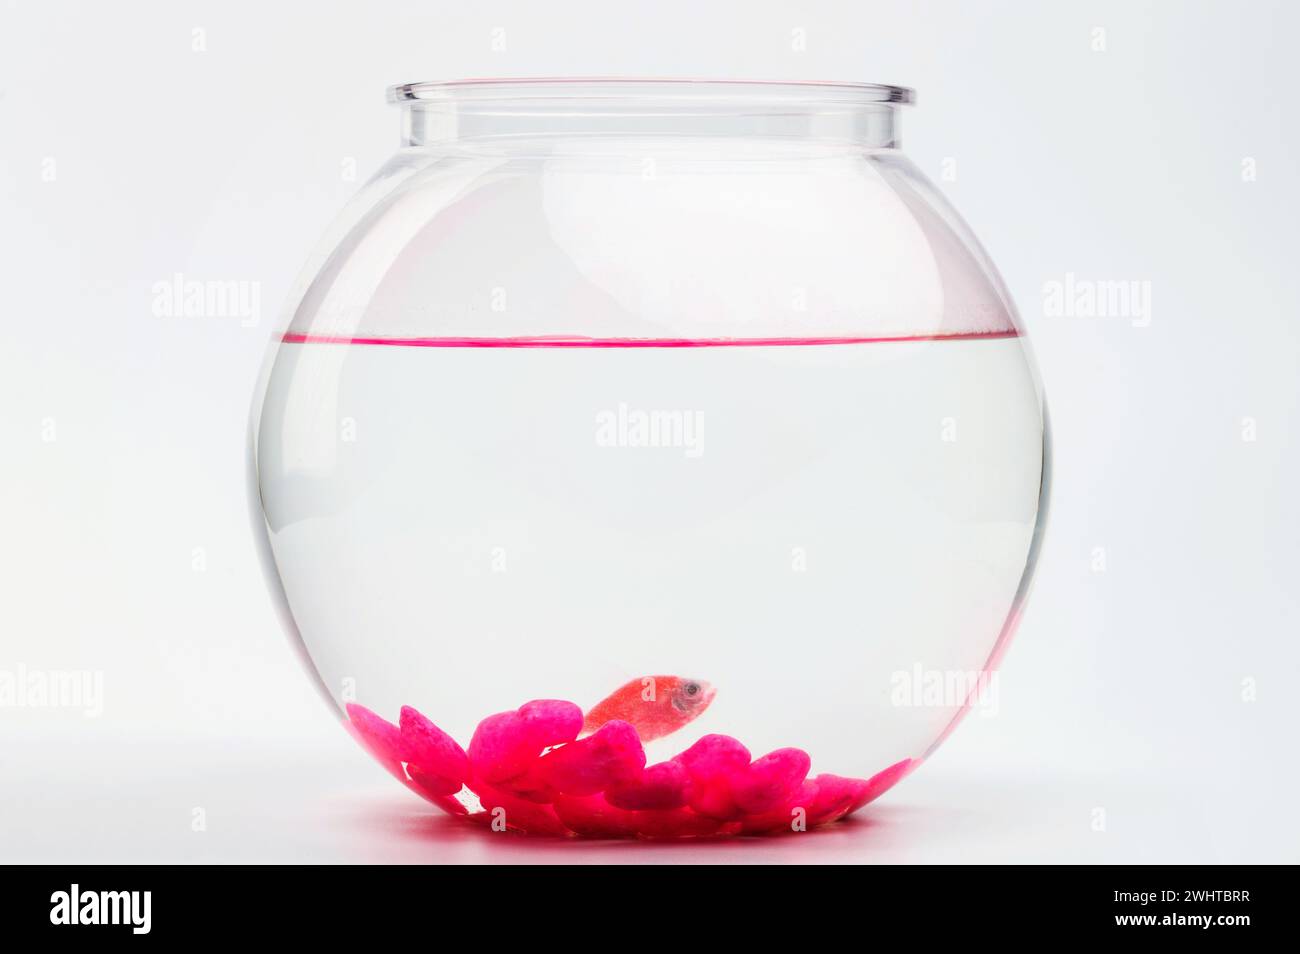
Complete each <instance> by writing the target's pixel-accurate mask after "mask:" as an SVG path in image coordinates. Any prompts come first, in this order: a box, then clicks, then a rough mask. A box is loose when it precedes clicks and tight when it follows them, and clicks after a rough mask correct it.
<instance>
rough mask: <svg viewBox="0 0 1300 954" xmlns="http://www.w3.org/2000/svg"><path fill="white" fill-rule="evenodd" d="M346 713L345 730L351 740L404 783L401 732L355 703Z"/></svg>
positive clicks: (403, 747) (404, 753) (403, 750)
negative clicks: (349, 734)
mask: <svg viewBox="0 0 1300 954" xmlns="http://www.w3.org/2000/svg"><path fill="white" fill-rule="evenodd" d="M347 713H348V721H347V728H348V730H349V731H350V732H351V733H352V736H353V738H355V739H356V740H357V741H358V742H360V743H361V745H362V746H363V747H365V749H366V750H367V751H368V752H370V754H371V755H373V756H374V757H375V758H376V759H378V760H379V763H380V764H381V765H383V767H384V768H386V769H388V771H389V772H390V773H391V774H392V775H393V776H394V777H395V778H398V779H400V780H401V781H403V782H405V781H406V773H405V772H403V771H402V762H404V761H406V749H405V746H404V745H403V743H402V732H401V730H400V729H398V727H397V726H395V725H393V724H392V723H391V722H389V721H388V720H387V719H382V718H380V717H379V716H377V715H375V714H374V713H373V712H371V711H370V710H369V709H367V708H366V707H365V706H359V705H357V704H356V703H355V702H349V703H348V704H347Z"/></svg>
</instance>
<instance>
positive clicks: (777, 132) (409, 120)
mask: <svg viewBox="0 0 1300 954" xmlns="http://www.w3.org/2000/svg"><path fill="white" fill-rule="evenodd" d="M389 98H390V100H391V101H393V102H396V103H397V104H398V105H400V106H401V108H402V142H403V145H405V146H414V147H425V146H429V147H436V146H439V145H449V144H452V143H456V142H466V143H468V142H493V141H495V142H501V143H506V142H509V141H510V140H538V139H554V138H562V139H566V140H573V139H581V138H584V137H592V138H607V139H608V138H637V139H641V138H659V137H663V138H667V139H677V140H686V139H695V138H708V139H710V140H713V141H718V140H722V141H725V140H728V139H737V140H739V139H769V140H770V139H775V140H784V141H791V142H799V141H807V142H810V143H832V144H837V145H852V146H854V147H859V148H863V149H895V148H898V145H899V124H898V107H899V106H901V105H905V104H907V103H910V102H911V101H912V93H911V91H910V90H906V89H902V88H900V87H893V86H868V85H860V84H852V85H851V84H831V83H780V84H778V83H719V82H712V81H707V82H705V81H685V80H683V81H644V80H640V81H632V80H617V81H613V80H611V81H574V80H535V81H477V82H456V83H419V84H411V85H406V86H397V87H394V88H393V89H391V90H390V91H389Z"/></svg>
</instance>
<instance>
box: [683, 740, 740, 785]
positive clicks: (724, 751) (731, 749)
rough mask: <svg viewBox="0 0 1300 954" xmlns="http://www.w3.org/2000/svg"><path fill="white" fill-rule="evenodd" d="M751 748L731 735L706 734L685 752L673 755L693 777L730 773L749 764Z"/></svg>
mask: <svg viewBox="0 0 1300 954" xmlns="http://www.w3.org/2000/svg"><path fill="white" fill-rule="evenodd" d="M749 760H750V754H749V749H747V748H745V747H744V746H743V745H741V744H740V741H739V740H738V739H733V738H732V737H731V736H729V735H706V736H704V737H702V738H701V739H700V740H699V741H698V742H696V743H695V744H694V745H692V746H691V747H690V748H689V749H687V750H686V751H685V752H680V753H678V754H677V755H674V756H673V761H674V762H680V763H681V764H682V765H685V766H686V770H687V771H688V772H690V773H691V778H696V779H698V778H709V777H712V776H716V775H730V774H732V773H733V772H736V771H739V770H740V769H743V768H745V767H746V766H748V765H749Z"/></svg>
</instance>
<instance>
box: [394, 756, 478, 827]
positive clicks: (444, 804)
mask: <svg viewBox="0 0 1300 954" xmlns="http://www.w3.org/2000/svg"><path fill="white" fill-rule="evenodd" d="M406 773H407V775H408V776H409V777H408V778H407V779H406V780H405V781H406V787H407V788H409V789H410V790H411V791H413V792H415V794H417V795H419V796H421V797H423V798H424V799H426V800H427V801H430V802H432V803H433V804H435V805H437V806H438V807H439V808H441V809H442V810H443V811H445V812H448V813H449V814H452V815H464V814H466V812H467V811H468V809H466V808H465V806H464V805H463V804H461V802H460V801H459V799H456V798H452V796H453V795H455V794H456V793H457V792H459V791H460V790H461V788H462V787H463V786H462V785H461V783H460V782H454V781H450V780H448V779H445V778H443V777H442V776H441V775H428V774H426V773H424V772H422V771H420V769H419V768H418V767H417V766H415V765H408V766H407V767H406Z"/></svg>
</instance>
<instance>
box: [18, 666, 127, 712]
mask: <svg viewBox="0 0 1300 954" xmlns="http://www.w3.org/2000/svg"><path fill="white" fill-rule="evenodd" d="M0 709H81V710H82V713H83V714H84V715H85V716H86V718H88V719H98V718H99V717H100V716H101V715H103V714H104V674H103V672H101V671H99V670H96V669H28V668H27V667H26V666H25V665H23V664H22V663H19V664H18V668H17V669H14V670H9V669H0Z"/></svg>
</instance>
